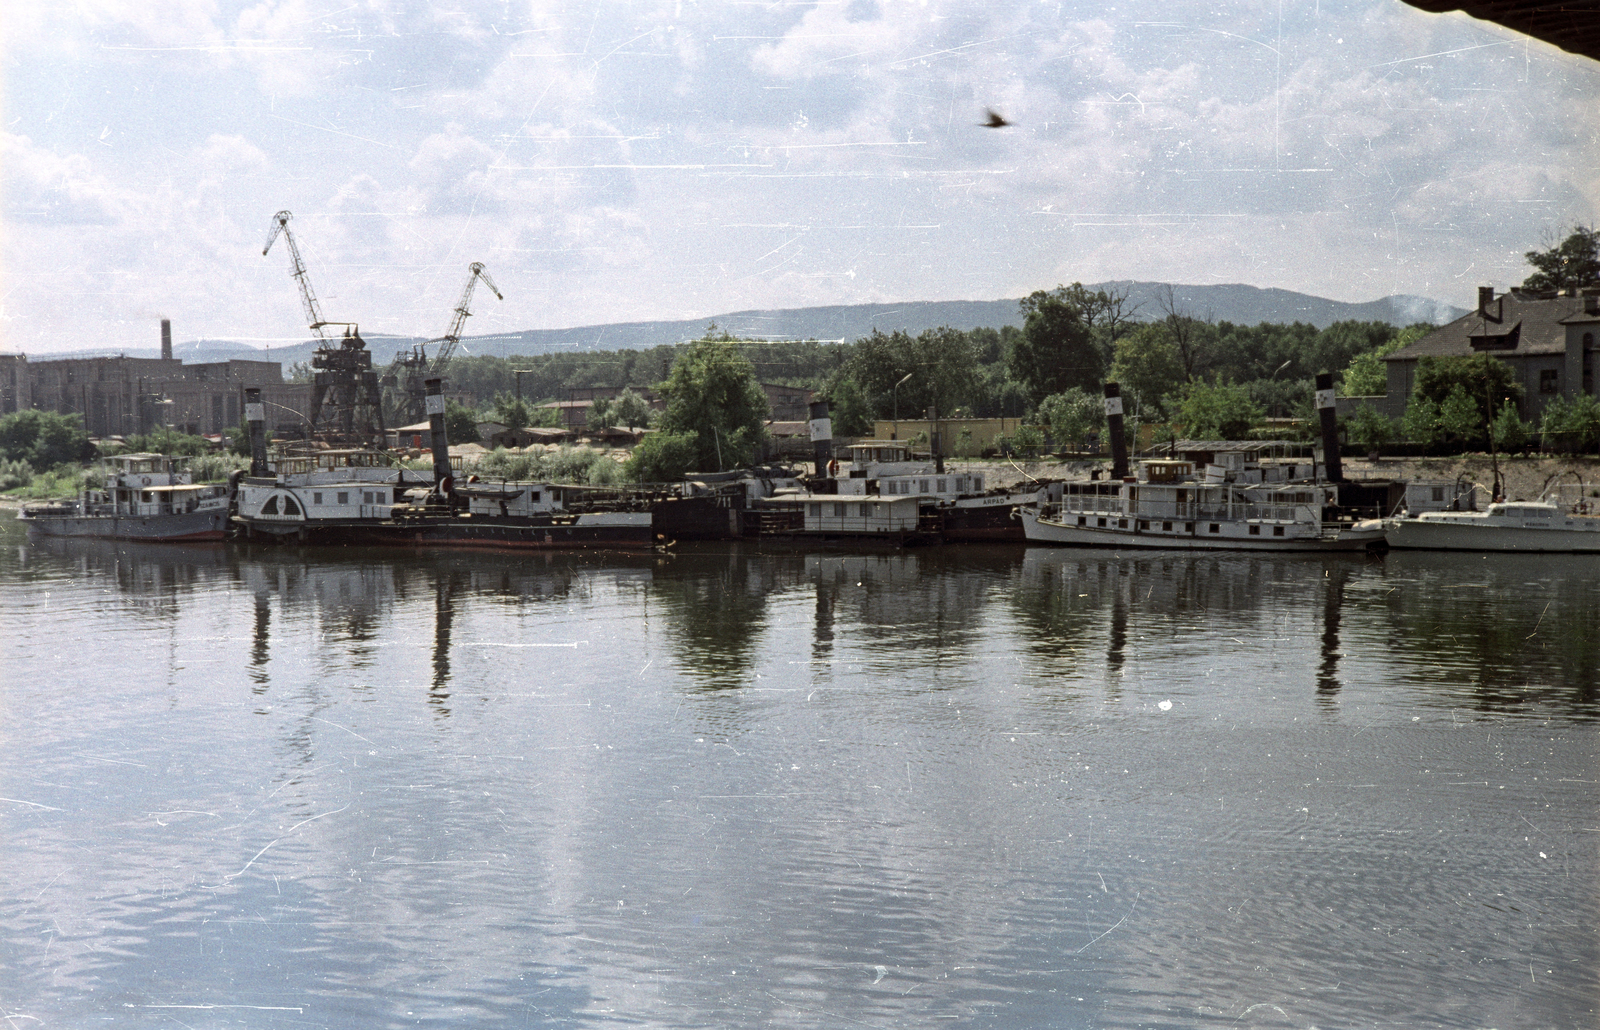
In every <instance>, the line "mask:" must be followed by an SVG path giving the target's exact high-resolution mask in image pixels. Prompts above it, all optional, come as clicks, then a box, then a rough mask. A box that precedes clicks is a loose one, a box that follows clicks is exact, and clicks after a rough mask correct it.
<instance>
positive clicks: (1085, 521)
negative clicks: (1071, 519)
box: [1078, 515, 1105, 526]
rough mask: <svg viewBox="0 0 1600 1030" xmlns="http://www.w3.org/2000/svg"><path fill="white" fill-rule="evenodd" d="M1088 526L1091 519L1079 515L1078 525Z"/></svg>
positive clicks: (1102, 520)
mask: <svg viewBox="0 0 1600 1030" xmlns="http://www.w3.org/2000/svg"><path fill="white" fill-rule="evenodd" d="M1100 521H1101V522H1104V521H1105V519H1101V520H1100ZM1088 524H1089V517H1088V516H1087V515H1079V516H1078V525H1080V526H1087V525H1088Z"/></svg>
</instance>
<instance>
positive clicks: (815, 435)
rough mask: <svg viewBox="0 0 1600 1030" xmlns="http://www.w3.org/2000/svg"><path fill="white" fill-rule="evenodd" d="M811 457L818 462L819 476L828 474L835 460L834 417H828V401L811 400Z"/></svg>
mask: <svg viewBox="0 0 1600 1030" xmlns="http://www.w3.org/2000/svg"><path fill="white" fill-rule="evenodd" d="M811 459H812V460H813V461H815V462H816V464H817V478H819V479H820V478H822V477H823V476H825V475H827V474H828V462H829V461H831V460H833V419H831V418H829V417H828V402H827V401H812V402H811Z"/></svg>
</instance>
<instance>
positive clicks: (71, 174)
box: [0, 132, 120, 225]
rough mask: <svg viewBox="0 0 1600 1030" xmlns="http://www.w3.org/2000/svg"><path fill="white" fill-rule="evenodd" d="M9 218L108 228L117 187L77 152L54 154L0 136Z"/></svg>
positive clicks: (114, 215) (26, 141) (8, 135)
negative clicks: (105, 226)
mask: <svg viewBox="0 0 1600 1030" xmlns="http://www.w3.org/2000/svg"><path fill="white" fill-rule="evenodd" d="M0 165H3V166H4V168H5V170H6V175H5V210H6V217H7V218H8V219H9V220H14V221H21V222H43V223H51V224H56V225H110V224H114V223H115V222H116V221H117V209H118V208H119V207H120V205H119V203H118V199H117V197H116V192H117V191H116V188H115V187H114V186H112V184H111V183H110V182H108V181H107V180H106V178H105V177H104V176H103V175H101V174H99V173H98V172H96V171H95V169H94V167H93V165H92V164H91V163H90V162H89V159H88V158H86V157H84V156H83V155H81V154H65V155H62V154H57V153H55V152H53V151H50V150H47V149H45V148H43V147H39V146H35V145H34V143H33V141H32V140H31V139H29V138H28V137H27V136H14V135H12V134H11V133H8V132H0Z"/></svg>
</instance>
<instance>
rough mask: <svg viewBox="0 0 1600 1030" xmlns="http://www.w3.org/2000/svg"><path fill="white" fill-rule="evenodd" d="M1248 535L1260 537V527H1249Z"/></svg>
mask: <svg viewBox="0 0 1600 1030" xmlns="http://www.w3.org/2000/svg"><path fill="white" fill-rule="evenodd" d="M1250 535H1251V536H1260V535H1261V527H1260V526H1251V527H1250Z"/></svg>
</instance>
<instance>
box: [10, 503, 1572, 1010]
mask: <svg viewBox="0 0 1600 1030" xmlns="http://www.w3.org/2000/svg"><path fill="white" fill-rule="evenodd" d="M4 532H5V533H6V536H5V537H4V538H3V541H0V542H3V543H4V544H5V546H4V548H3V549H0V639H4V640H5V641H6V647H5V649H4V656H3V658H0V702H3V704H4V708H5V710H6V712H7V713H8V717H7V726H6V730H7V734H6V750H5V756H6V757H5V759H4V765H3V766H0V768H3V769H4V771H5V780H6V782H5V784H4V789H3V790H0V795H3V797H4V798H5V800H4V801H0V834H3V836H4V839H5V840H6V841H7V861H6V862H5V863H4V866H3V868H4V870H5V872H4V883H5V888H4V891H3V892H0V940H3V942H4V943H3V945H0V946H3V948H4V952H3V961H4V965H5V968H6V969H7V981H8V986H7V990H6V994H5V996H4V998H3V999H0V1002H3V1004H4V1005H5V1012H6V1014H7V1016H8V1017H9V1018H11V1019H12V1020H13V1021H15V1020H25V1021H32V1020H38V1021H40V1022H42V1023H43V1024H44V1025H86V1024H87V1023H88V1022H90V1021H100V1020H105V1019H110V1020H113V1021H116V1020H121V1021H123V1022H127V1023H130V1024H133V1025H141V1026H142V1025H152V1026H153V1025H156V1024H157V1023H158V1022H162V1021H165V1020H167V1019H170V1018H172V1015H173V1014H174V1013H176V1014H177V1015H178V1016H180V1017H181V1018H183V1019H185V1020H186V1021H188V1022H192V1019H190V1017H191V1016H194V1015H196V1014H201V1013H211V1014H213V1015H214V1014H216V1013H218V1012H223V1011H226V1012H228V1013H230V1018H238V1019H250V1020H259V1021H261V1022H262V1023H263V1025H268V1024H271V1025H278V1023H284V1024H285V1025H286V1024H287V1023H288V1022H290V1021H292V1022H294V1024H295V1025H316V1026H329V1025H337V1026H354V1025H391V1024H393V1025H401V1024H404V1025H412V1024H422V1025H461V1024H464V1023H471V1024H472V1025H475V1026H478V1025H481V1026H508V1027H509V1026H548V1025H596V1026H598V1025H608V1024H611V1023H615V1022H618V1021H626V1022H633V1023H638V1024H641V1025H649V1026H668V1027H673V1026H704V1025H716V1026H730V1027H755V1026H778V1025H781V1026H794V1027H813V1026H814V1027H835V1026H839V1025H842V1024H849V1023H866V1024H869V1025H926V1024H928V1023H930V1022H932V1021H936V1020H937V1021H941V1022H948V1023H953V1024H954V1025H958V1026H963V1025H979V1024H981V1025H985V1026H996V1027H1019V1028H1020V1027H1035V1026H1096V1027H1124V1026H1126V1027H1133V1026H1150V1025H1166V1026H1200V1025H1229V1026H1239V1027H1250V1026H1338V1025H1376V1024H1379V1023H1384V1024H1400V1025H1424V1026H1434V1025H1458V1024H1462V1025H1465V1024H1471V1025H1486V1026H1488V1025H1495V1026H1544V1025H1562V1026H1572V1025H1592V1023H1593V1012H1594V1010H1595V1008H1596V1006H1597V1005H1600V988H1597V986H1596V983H1595V980H1594V977H1593V970H1594V969H1595V968H1596V967H1597V965H1600V946H1597V943H1596V942H1597V940H1600V932H1597V931H1600V919H1597V915H1596V909H1595V905H1594V901H1593V886H1594V883H1595V882H1596V875H1597V873H1600V867H1597V859H1596V852H1595V848H1594V842H1593V840H1591V839H1589V838H1590V837H1592V833H1591V832H1590V830H1589V829H1586V828H1592V827H1594V826H1596V825H1600V801H1597V800H1596V797H1597V795H1596V794H1595V791H1594V789H1593V784H1594V783H1595V782H1597V781H1600V758H1597V756H1600V731H1597V720H1596V716H1597V715H1600V703H1597V699H1596V697H1595V693H1594V690H1595V687H1594V679H1595V673H1594V670H1595V669H1596V668H1600V633H1596V632H1595V631H1594V630H1595V627H1597V626H1600V577H1597V576H1596V575H1595V573H1596V571H1600V569H1597V567H1594V566H1591V565H1588V564H1586V559H1580V560H1574V559H1573V558H1571V556H1551V557H1548V558H1545V557H1538V556H1525V557H1518V556H1491V557H1489V558H1487V559H1478V558H1476V557H1474V558H1472V559H1463V558H1461V557H1460V556H1450V555H1435V554H1430V553H1425V552H1408V553H1391V554H1390V555H1388V556H1386V557H1381V558H1376V557H1368V556H1364V555H1331V554H1330V555H1304V556H1297V555H1249V554H1234V553H1228V552H1217V553H1212V554H1197V555H1180V554H1163V553H1159V552H1157V553H1150V552H1145V553H1140V554H1118V553H1116V552H1112V551H1093V552H1090V551H1077V550H1072V549H1065V548H1048V549H1046V548H1020V547H1004V546H987V545H974V546H971V547H944V548H930V549H927V550H921V551H906V552H899V553H872V554H851V553H830V554H806V553H798V552H792V551H784V552H779V553H766V552H763V551H762V550H760V549H757V548H751V547H746V546H735V545H717V546H712V545H704V546H695V547H687V546H686V547H682V548H679V549H677V550H676V551H675V552H673V553H669V554H638V553H605V552H582V553H571V554H563V553H558V552H542V553H538V554H531V555H522V554H518V555H513V556H509V557H508V556H506V555H500V554H495V555H479V554H473V553H465V554H463V553H452V554H448V555H442V554H418V553H412V552H409V551H405V552H397V551H374V550H357V549H351V550H333V549H321V550H316V551H309V550H307V551H300V550H296V549H294V548H287V547H275V548H262V549H240V548H226V547H221V546H216V547H202V548H193V547H174V546H165V545H159V544H143V545H140V544H115V543H109V542H97V541H75V540H49V539H45V540H36V541H33V542H28V541H26V540H25V539H24V538H23V537H22V536H21V534H20V533H18V532H16V530H15V528H14V527H8V528H6V529H5V530H4ZM180 1010H181V1011H180ZM185 1013H187V1015H186V1014H185ZM274 1021H277V1022H274Z"/></svg>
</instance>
